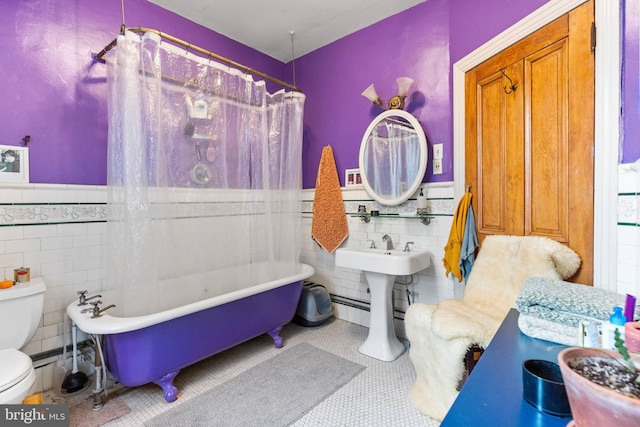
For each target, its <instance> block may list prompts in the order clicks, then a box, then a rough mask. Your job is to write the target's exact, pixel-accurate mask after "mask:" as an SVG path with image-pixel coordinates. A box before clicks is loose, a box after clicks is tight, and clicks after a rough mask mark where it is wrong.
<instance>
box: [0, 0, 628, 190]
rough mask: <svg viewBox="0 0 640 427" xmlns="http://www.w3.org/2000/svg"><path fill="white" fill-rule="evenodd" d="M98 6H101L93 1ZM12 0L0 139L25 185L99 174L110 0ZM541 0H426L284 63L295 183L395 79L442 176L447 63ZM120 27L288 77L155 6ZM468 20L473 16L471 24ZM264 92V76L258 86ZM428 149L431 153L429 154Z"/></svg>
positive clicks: (4, 23) (99, 180)
mask: <svg viewBox="0 0 640 427" xmlns="http://www.w3.org/2000/svg"><path fill="white" fill-rule="evenodd" d="M105 3H106V5H105ZM105 3H103V2H91V1H82V0H17V1H4V2H2V3H1V5H0V58H2V60H1V61H0V76H2V78H0V93H1V94H2V96H0V112H2V114H0V129H2V132H1V133H0V144H6V145H21V140H22V138H23V137H24V136H25V135H27V134H28V135H31V137H32V140H31V141H32V142H31V143H30V144H29V147H30V157H31V158H30V161H31V182H38V183H63V184H96V185H101V184H105V183H106V152H107V149H106V141H107V111H106V110H107V106H106V96H105V91H106V82H105V66H104V65H102V64H95V63H93V62H92V60H91V53H92V52H96V51H98V50H100V49H101V48H102V47H103V46H104V45H106V44H107V43H108V42H110V41H111V40H112V39H113V38H114V37H115V35H116V33H117V32H118V30H119V27H120V23H121V22H120V20H121V14H120V2H117V1H109V2H105ZM545 3H547V0H530V1H519V2H514V1H512V0H488V1H483V2H469V1H468V0H428V1H427V2H425V3H422V4H420V5H418V6H416V7H414V8H412V9H410V10H408V11H406V12H404V13H401V14H398V15H396V16H393V17H390V18H388V19H386V20H384V21H382V22H379V23H377V24H375V25H372V26H370V27H368V28H365V29H363V30H361V31H358V32H357V33H355V34H352V35H350V36H347V37H345V38H343V39H341V40H338V41H336V42H334V43H332V44H330V45H328V46H325V47H324V48H322V49H319V50H317V51H315V52H312V53H310V54H307V55H305V56H303V57H301V58H299V59H297V60H296V62H295V65H296V76H297V84H298V86H300V87H301V88H302V90H303V91H304V92H305V94H306V95H307V101H306V105H305V133H304V142H303V143H304V154H303V171H304V172H303V173H304V176H303V186H304V188H313V187H314V186H315V177H316V173H317V168H318V164H319V161H320V154H321V152H322V147H324V146H325V145H327V144H331V146H332V147H333V150H334V154H335V158H336V163H337V166H338V170H339V175H340V180H341V181H342V180H343V179H344V176H343V175H344V173H343V172H344V169H346V168H355V167H357V166H358V150H359V145H360V141H361V139H362V134H363V133H364V131H365V129H366V128H367V126H368V124H369V122H370V121H371V120H372V119H373V118H374V117H375V116H376V115H377V114H378V113H380V112H381V111H382V110H380V109H379V108H378V107H376V106H373V105H372V104H371V103H370V102H369V101H367V100H366V99H365V98H364V97H362V96H360V93H361V92H362V90H364V89H365V88H366V87H367V86H368V85H369V84H370V83H375V85H376V89H377V90H378V93H379V94H380V96H381V97H382V98H383V100H386V99H388V98H389V97H391V96H393V95H395V93H396V83H395V79H396V77H399V76H405V75H406V76H410V77H412V78H414V80H415V82H414V85H413V87H412V88H411V90H410V92H409V98H408V99H407V103H408V106H407V107H405V109H407V110H409V111H410V112H411V113H413V114H414V115H415V116H416V117H417V118H418V120H419V121H420V122H421V124H422V125H423V127H424V129H425V133H426V135H427V139H428V142H429V148H430V154H431V147H432V144H434V143H444V155H445V160H444V164H443V171H444V173H443V174H442V175H436V176H433V175H432V168H431V161H429V165H428V168H427V174H426V175H425V181H429V182H430V181H449V180H452V179H453V130H452V125H453V124H452V114H453V113H452V101H451V99H452V76H451V69H452V64H453V63H455V62H456V61H458V60H459V59H461V58H463V57H464V56H465V55H467V54H468V53H470V52H471V51H473V50H474V49H475V48H477V47H478V46H480V45H482V44H483V43H484V42H486V41H487V40H489V39H491V38H492V37H494V36H495V35H497V34H499V33H500V32H501V31H503V30H504V29H506V28H508V27H510V26H511V25H513V24H514V23H515V22H517V21H518V20H520V19H522V18H523V17H525V16H526V15H528V14H529V13H531V12H532V11H534V10H535V9H537V8H539V7H540V6H542V5H544V4H545ZM627 3H629V5H628V6H627V15H630V14H631V15H632V16H627V25H626V28H625V36H626V37H627V41H626V43H625V57H626V62H625V76H624V85H625V86H624V89H625V92H624V94H625V98H624V100H625V107H626V108H625V120H624V121H623V131H624V136H625V140H626V141H627V143H626V144H624V147H623V155H622V159H623V161H624V162H633V161H635V160H637V159H638V158H640V144H638V143H637V142H636V141H637V140H638V138H639V137H640V120H639V119H638V117H639V112H640V102H639V100H640V94H638V91H639V88H638V77H637V76H638V50H639V49H638V28H639V26H640V24H639V22H638V7H637V5H633V7H632V6H631V4H632V3H637V2H627ZM126 23H127V26H130V27H134V26H145V27H151V28H157V29H160V30H164V31H168V32H169V33H170V34H172V35H174V36H176V37H179V38H182V39H184V40H187V41H189V42H191V43H194V44H196V45H199V46H201V47H204V48H207V49H211V50H213V51H215V52H216V53H219V54H221V55H223V56H227V57H229V58H231V59H233V60H235V61H237V62H240V63H242V64H244V65H247V66H250V67H254V68H256V69H259V70H261V71H264V72H266V73H268V74H271V75H273V76H274V77H278V78H284V79H285V80H288V81H291V66H290V65H283V64H282V63H280V62H279V61H276V60H274V59H272V58H270V57H268V56H266V55H263V54H260V53H258V52H256V51H254V50H252V49H250V48H248V47H246V46H243V45H241V44H239V43H237V42H234V41H232V40H230V39H228V38H226V37H224V36H221V35H219V34H217V33H214V32H212V31H210V30H207V29H206V28H203V27H201V26H199V25H197V24H194V23H192V22H190V21H188V20H185V19H183V18H181V17H179V16H177V15H175V14H173V13H171V12H168V11H166V10H164V9H161V8H159V7H157V6H155V5H153V4H151V3H149V2H148V1H146V0H127V2H126ZM478 23H481V25H479V24H478ZM269 87H270V89H271V90H275V89H276V88H275V87H274V85H271V84H270V85H269ZM430 157H431V156H430Z"/></svg>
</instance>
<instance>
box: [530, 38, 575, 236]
mask: <svg viewBox="0 0 640 427" xmlns="http://www.w3.org/2000/svg"><path fill="white" fill-rule="evenodd" d="M567 50H568V49H567V40H566V39H563V40H560V41H558V42H556V43H554V44H553V45H551V46H549V47H547V48H545V49H542V50H540V51H539V52H536V53H535V54H533V55H530V56H529V57H527V58H525V60H524V70H525V75H524V81H525V84H524V89H525V105H526V106H525V109H526V110H528V111H530V113H529V112H528V113H527V114H526V121H527V125H526V128H525V153H526V157H525V162H526V166H525V177H526V178H525V182H524V184H525V221H524V224H525V235H538V236H546V237H550V238H552V239H554V240H557V241H559V242H561V243H568V242H569V233H568V216H567V204H568V192H569V186H568V181H567V174H568V166H569V163H568V153H567V151H568V137H567V129H568V124H567V120H568V99H567V94H568V91H567V78H568V75H567V74H568V73H567V65H568V62H567V60H566V57H567Z"/></svg>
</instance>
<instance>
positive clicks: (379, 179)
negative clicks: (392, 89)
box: [359, 110, 427, 206]
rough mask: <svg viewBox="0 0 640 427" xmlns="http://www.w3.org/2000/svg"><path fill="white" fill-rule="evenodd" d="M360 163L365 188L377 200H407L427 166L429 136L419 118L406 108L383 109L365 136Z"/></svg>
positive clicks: (394, 202) (391, 202) (388, 203)
mask: <svg viewBox="0 0 640 427" xmlns="http://www.w3.org/2000/svg"><path fill="white" fill-rule="evenodd" d="M359 164H360V175H361V176H362V183H363V184H364V188H365V189H366V190H367V193H369V195H370V196H371V197H373V198H374V199H375V200H376V201H378V202H379V203H381V204H383V205H386V206H395V205H399V204H400V203H403V202H405V201H407V199H409V197H411V195H412V194H413V193H415V192H416V190H417V189H418V187H419V186H420V184H421V183H422V178H424V173H425V171H426V170H427V137H426V136H425V134H424V131H423V130H422V126H421V125H420V123H419V122H418V120H417V119H416V118H415V117H413V116H412V115H411V114H409V113H407V112H406V111H404V110H387V111H384V112H383V113H381V114H380V115H379V116H378V117H376V118H375V119H374V120H373V121H372V122H371V124H370V125H369V127H368V128H367V131H366V132H365V134H364V136H363V137H362V143H361V144H360V161H359Z"/></svg>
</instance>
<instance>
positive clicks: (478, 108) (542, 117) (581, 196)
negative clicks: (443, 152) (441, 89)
mask: <svg viewBox="0 0 640 427" xmlns="http://www.w3.org/2000/svg"><path fill="white" fill-rule="evenodd" d="M593 22H594V10H593V2H592V1H589V2H587V3H585V4H583V5H582V6H580V7H578V8H576V9H574V10H573V11H571V12H569V13H568V14H567V15H564V16H562V17H560V18H558V19H557V20H555V21H553V22H552V23H550V24H548V25H547V26H545V27H544V28H542V29H540V30H538V31H536V32H535V33H533V34H531V35H530V36H528V37H526V38H525V39H523V40H521V41H520V42H518V43H516V44H514V45H513V46H511V47H509V48H507V49H505V50H504V51H502V52H501V53H499V54H497V55H496V56H494V57H492V58H490V59H488V60H487V61H485V62H484V63H482V64H480V65H478V66H477V67H476V68H474V69H472V70H470V71H469V72H468V73H467V74H466V81H465V84H466V87H465V90H466V95H465V96H466V100H467V105H466V106H465V115H466V141H465V144H466V146H465V180H466V183H468V184H470V185H471V188H472V191H473V193H474V197H473V209H474V213H475V215H476V223H477V227H478V235H479V238H480V240H481V241H482V239H483V238H484V236H486V235H490V234H514V235H525V236H528V235H532V236H545V237H549V238H552V239H554V240H557V241H559V242H561V243H564V244H567V245H568V246H569V247H571V248H572V249H574V250H575V251H576V252H577V253H578V254H579V255H580V258H581V259H582V267H581V268H580V270H579V271H578V273H577V274H576V275H575V276H574V277H573V278H572V280H574V281H576V282H579V283H585V284H593V167H594V166H593V165H594V161H593V160H594V159H593V155H594V152H593V150H594V136H593V123H594V54H593V53H592V52H591V26H592V23H593ZM509 79H510V80H509ZM512 85H516V87H515V88H512V87H511V86H512Z"/></svg>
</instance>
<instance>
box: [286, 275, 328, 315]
mask: <svg viewBox="0 0 640 427" xmlns="http://www.w3.org/2000/svg"><path fill="white" fill-rule="evenodd" d="M331 316H333V305H332V304H331V296H330V295H329V292H328V291H327V289H326V288H325V287H324V286H322V285H320V284H318V283H315V282H310V281H308V280H305V282H304V284H303V286H302V293H301V294H300V301H299V302H298V309H297V310H296V315H295V316H294V318H293V321H294V322H296V323H297V324H299V325H302V326H318V325H321V324H323V323H324V322H326V321H327V320H328V319H329V317H331Z"/></svg>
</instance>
